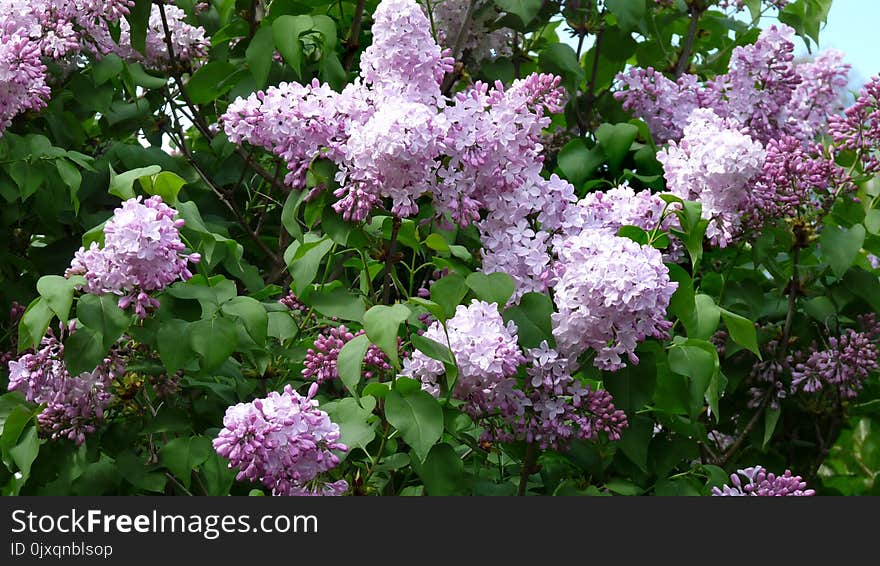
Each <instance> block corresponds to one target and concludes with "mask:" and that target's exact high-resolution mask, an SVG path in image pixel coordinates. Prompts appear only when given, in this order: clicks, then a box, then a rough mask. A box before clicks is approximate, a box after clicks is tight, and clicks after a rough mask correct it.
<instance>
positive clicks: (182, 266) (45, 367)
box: [0, 0, 880, 496]
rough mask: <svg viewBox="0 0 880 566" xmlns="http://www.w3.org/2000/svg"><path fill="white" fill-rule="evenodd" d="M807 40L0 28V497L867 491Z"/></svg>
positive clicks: (865, 352) (874, 361)
mask: <svg viewBox="0 0 880 566" xmlns="http://www.w3.org/2000/svg"><path fill="white" fill-rule="evenodd" d="M829 3H830V2H824V1H823V2H817V1H816V0H797V1H794V2H786V1H781V0H776V1H772V2H770V1H768V2H763V3H762V2H758V1H753V2H732V1H727V0H720V1H714V0H676V1H668V0H663V1H660V0H656V1H655V0H632V1H628V2H614V1H611V0H604V1H603V0H564V1H561V2H555V1H541V0H524V1H522V2H509V1H507V0H494V1H493V0H439V1H437V2H428V1H422V0H381V1H376V0H370V1H365V0H342V1H340V2H337V3H320V2H318V3H314V2H312V3H305V4H303V3H296V2H285V1H283V0H235V1H220V0H215V1H213V2H195V1H193V0H177V1H175V2H166V1H162V0H156V1H151V0H118V1H114V2H91V1H87V0H53V1H48V0H24V1H16V2H12V1H7V0H0V6H2V8H3V10H2V11H0V70H2V72H0V86H2V88H0V153H2V155H3V159H2V160H0V194H2V196H3V198H4V199H5V203H6V205H5V208H4V212H3V214H2V215H0V231H2V234H3V238H2V240H0V241H2V244H0V253H2V254H3V261H2V263H0V282H2V283H3V284H2V285H0V297H2V300H3V301H4V304H7V305H8V306H9V307H10V308H9V309H8V310H9V316H8V318H6V319H4V320H3V323H2V330H3V331H4V332H3V338H2V343H0V346H2V350H3V351H5V352H6V353H5V354H4V355H3V362H4V363H3V369H2V370H0V385H2V386H3V390H4V391H6V393H5V394H3V395H2V396H0V456H2V461H3V466H0V490H2V493H3V494H142V493H163V494H168V495H180V494H187V495H201V494H207V495H230V494H234V495H244V494H264V493H265V494H271V495H319V496H330V495H422V494H427V495H450V494H473V495H496V494H499V495H513V494H520V495H526V494H545V495H551V494H555V495H607V494H619V495H635V494H654V495H757V496H764V495H813V494H823V493H843V494H861V493H872V492H873V493H876V492H877V490H878V489H880V483H878V482H877V478H876V475H877V474H876V472H875V471H873V470H877V469H880V461H878V460H877V458H878V455H880V450H878V449H877V446H878V443H880V413H878V411H877V406H878V398H880V381H878V378H877V375H878V369H880V362H878V352H880V350H878V348H880V346H878V342H880V327H878V325H877V321H876V314H875V313H876V312H877V311H878V309H880V299H878V297H880V272H878V266H880V259H878V256H880V202H878V200H880V199H878V197H880V182H878V180H877V179H878V178H877V175H878V173H880V161H878V155H880V90H878V89H880V78H876V77H875V78H873V79H870V80H868V81H867V82H866V83H865V85H864V86H863V87H861V90H860V91H859V92H856V93H855V94H854V95H853V94H852V93H849V91H848V86H849V84H850V83H849V80H850V79H849V66H848V65H847V64H846V62H845V61H846V57H845V55H844V54H842V53H838V52H835V51H821V52H818V53H814V54H811V55H808V56H804V57H800V56H799V55H798V53H799V51H798V47H797V46H798V45H799V44H805V45H806V46H808V47H811V46H812V44H813V43H816V42H818V37H817V33H818V32H817V30H818V29H819V27H820V25H821V24H822V23H823V22H824V20H825V18H826V16H827V7H825V8H824V9H820V8H819V7H817V6H818V5H820V4H821V5H822V6H825V5H826V4H829ZM746 10H748V13H746ZM765 13H772V14H775V15H778V20H779V21H778V22H777V23H774V24H773V25H770V26H766V27H765V28H763V29H761V28H759V27H758V25H757V24H758V22H759V21H760V16H761V15H762V14H765ZM848 97H849V98H848Z"/></svg>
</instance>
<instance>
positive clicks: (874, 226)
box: [865, 208, 880, 235]
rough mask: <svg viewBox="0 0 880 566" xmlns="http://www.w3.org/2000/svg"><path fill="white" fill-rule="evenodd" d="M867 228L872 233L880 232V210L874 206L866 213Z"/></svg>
mask: <svg viewBox="0 0 880 566" xmlns="http://www.w3.org/2000/svg"><path fill="white" fill-rule="evenodd" d="M865 228H867V229H868V232H870V233H871V234H874V235H877V234H880V210H878V209H876V208H872V209H871V210H869V211H868V212H867V214H866V215H865Z"/></svg>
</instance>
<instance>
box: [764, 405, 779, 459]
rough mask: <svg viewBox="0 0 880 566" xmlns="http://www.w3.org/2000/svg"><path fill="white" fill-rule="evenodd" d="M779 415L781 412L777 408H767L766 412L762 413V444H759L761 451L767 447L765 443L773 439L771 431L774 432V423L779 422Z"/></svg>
mask: <svg viewBox="0 0 880 566" xmlns="http://www.w3.org/2000/svg"><path fill="white" fill-rule="evenodd" d="M780 414H782V411H781V410H780V409H779V408H776V409H774V408H773V407H767V410H766V411H764V442H763V443H762V444H761V448H762V449H764V448H766V447H767V443H768V442H770V439H771V438H772V437H773V431H775V430H776V423H777V422H779V415H780Z"/></svg>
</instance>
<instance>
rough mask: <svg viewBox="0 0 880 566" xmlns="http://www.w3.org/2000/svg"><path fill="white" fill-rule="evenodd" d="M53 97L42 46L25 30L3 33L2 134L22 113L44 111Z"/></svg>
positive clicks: (0, 68)
mask: <svg viewBox="0 0 880 566" xmlns="http://www.w3.org/2000/svg"><path fill="white" fill-rule="evenodd" d="M50 94H51V90H50V89H49V87H48V86H47V85H46V66H45V65H43V62H42V60H41V59H40V45H39V44H38V43H37V42H34V41H32V40H31V39H30V38H29V37H27V35H26V34H24V33H21V31H13V32H7V31H6V30H2V31H0V135H2V133H3V131H4V130H5V129H6V128H8V127H9V125H10V124H11V123H12V118H14V117H15V116H17V115H18V114H21V113H22V112H24V111H26V110H41V109H42V108H44V107H45V106H46V100H47V99H48V98H49V95H50Z"/></svg>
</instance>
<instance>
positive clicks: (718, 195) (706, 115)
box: [657, 108, 765, 247]
mask: <svg viewBox="0 0 880 566" xmlns="http://www.w3.org/2000/svg"><path fill="white" fill-rule="evenodd" d="M657 159H658V161H660V163H662V164H663V170H664V176H665V177H666V186H667V189H668V190H669V192H671V193H673V194H675V195H677V196H679V197H681V198H682V199H685V200H695V201H699V202H701V203H702V205H703V212H702V215H703V218H706V219H709V220H710V222H709V226H708V227H707V228H706V237H707V238H708V239H709V241H711V242H712V243H714V244H715V245H718V246H719V247H725V246H727V245H728V244H729V243H730V242H731V241H732V240H733V239H734V238H736V236H737V235H738V234H739V231H740V226H741V224H740V222H741V218H742V213H743V211H744V210H746V209H747V206H748V204H749V202H750V193H749V189H750V186H751V184H752V180H753V179H754V178H755V177H757V175H758V174H759V173H760V172H761V168H762V165H763V163H764V159H765V152H764V149H763V148H762V147H761V144H760V143H758V142H756V141H754V140H753V139H752V138H750V137H749V136H747V135H746V134H743V133H741V132H739V131H737V130H736V129H734V128H731V127H730V124H729V123H728V122H727V121H725V120H723V119H721V118H719V117H718V116H717V115H716V114H715V113H714V112H713V111H712V110H709V109H702V108H700V109H697V110H694V111H693V112H692V113H691V116H690V118H689V119H688V123H687V125H686V126H685V128H684V135H683V137H682V139H681V141H680V142H674V141H673V142H670V143H669V147H667V148H664V149H662V150H660V151H659V152H658V153H657Z"/></svg>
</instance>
